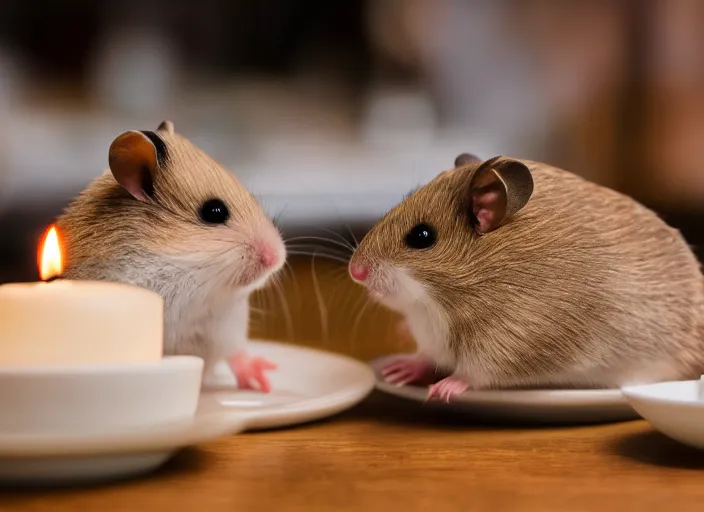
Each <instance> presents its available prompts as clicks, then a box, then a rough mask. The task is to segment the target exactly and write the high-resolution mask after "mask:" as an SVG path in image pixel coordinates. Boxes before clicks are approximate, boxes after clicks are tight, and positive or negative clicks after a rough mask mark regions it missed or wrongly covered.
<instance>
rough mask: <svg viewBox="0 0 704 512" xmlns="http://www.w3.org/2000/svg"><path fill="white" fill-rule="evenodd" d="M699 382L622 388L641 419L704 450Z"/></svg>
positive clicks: (703, 407)
mask: <svg viewBox="0 0 704 512" xmlns="http://www.w3.org/2000/svg"><path fill="white" fill-rule="evenodd" d="M700 384H701V383H700V381H698V380H688V381H681V382H660V383H657V384H646V385H641V386H628V387H624V388H623V389H622V392H623V395H624V396H625V397H626V398H627V399H628V401H629V402H630V403H631V405H632V406H633V408H634V409H635V410H636V411H638V414H640V415H641V416H642V417H643V418H645V419H646V420H647V421H648V422H650V424H651V425H652V426H653V427H654V428H655V429H656V430H658V431H660V432H661V433H663V434H665V435H666V436H669V437H671V438H672V439H675V440H676V441H679V442H681V443H683V444H686V445H689V446H692V447H694V448H701V449H704V397H703V396H701V394H700V387H699V386H700Z"/></svg>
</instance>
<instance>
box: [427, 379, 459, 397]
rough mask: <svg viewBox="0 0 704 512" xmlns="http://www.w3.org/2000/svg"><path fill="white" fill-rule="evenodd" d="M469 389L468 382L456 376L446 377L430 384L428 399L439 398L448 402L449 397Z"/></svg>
mask: <svg viewBox="0 0 704 512" xmlns="http://www.w3.org/2000/svg"><path fill="white" fill-rule="evenodd" d="M468 389H469V384H467V383H466V382H465V381H463V380H462V379H460V378H458V377H447V378H445V379H442V380H441V381H439V382H436V383H435V384H433V385H432V386H430V391H429V392H428V400H430V399H431V398H439V399H440V400H445V401H446V402H447V403H450V398H452V397H453V396H455V395H460V394H462V393H464V392H465V391H467V390H468Z"/></svg>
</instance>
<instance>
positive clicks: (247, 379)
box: [227, 352, 276, 393]
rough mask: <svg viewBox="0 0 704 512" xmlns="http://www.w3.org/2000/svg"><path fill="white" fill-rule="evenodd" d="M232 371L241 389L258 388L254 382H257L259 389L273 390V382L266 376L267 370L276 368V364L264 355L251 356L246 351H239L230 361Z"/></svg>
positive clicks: (266, 391)
mask: <svg viewBox="0 0 704 512" xmlns="http://www.w3.org/2000/svg"><path fill="white" fill-rule="evenodd" d="M227 363H228V365H229V366H230V369H231V370H232V373H233V374H234V375H235V378H236V379H237V387H238V388H239V389H257V388H255V387H254V385H253V384H252V381H254V382H256V383H257V384H258V386H259V390H260V391H262V392H264V393H268V392H269V391H271V384H270V383H269V379H267V378H266V376H265V375H264V372H265V371H266V370H275V369H276V365H275V364H274V363H272V362H271V361H269V360H267V359H265V358H263V357H250V356H248V355H247V354H246V353H244V352H237V353H236V354H235V355H233V356H232V357H231V358H230V359H229V360H228V361H227Z"/></svg>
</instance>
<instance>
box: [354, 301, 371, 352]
mask: <svg viewBox="0 0 704 512" xmlns="http://www.w3.org/2000/svg"><path fill="white" fill-rule="evenodd" d="M361 298H362V300H361V301H360V300H359V299H357V301H356V302H355V308H353V311H354V309H356V307H357V305H358V304H359V303H360V302H362V309H360V310H359V313H358V314H357V316H356V319H355V321H354V323H353V324H352V330H351V331H350V351H352V352H353V353H354V350H355V348H356V347H357V343H356V338H357V334H359V332H358V330H359V323H360V322H361V320H362V316H364V312H365V311H366V309H367V307H368V306H369V303H370V302H371V301H368V300H363V299H364V298H365V297H364V296H363V295H362V296H361Z"/></svg>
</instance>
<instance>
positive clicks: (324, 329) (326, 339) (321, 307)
mask: <svg viewBox="0 0 704 512" xmlns="http://www.w3.org/2000/svg"><path fill="white" fill-rule="evenodd" d="M310 276H311V280H312V281H313V291H314V293H315V300H316V302H317V303H318V313H320V337H321V339H322V342H323V344H324V345H325V346H327V345H328V344H329V343H330V331H329V325H328V310H327V308H326V306H325V300H324V299H323V293H322V291H321V289H320V282H319V281H318V276H317V274H316V273H315V255H313V257H312V258H311V260H310Z"/></svg>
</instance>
